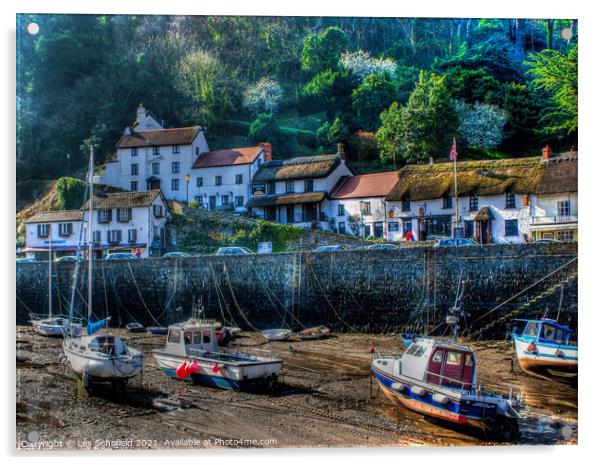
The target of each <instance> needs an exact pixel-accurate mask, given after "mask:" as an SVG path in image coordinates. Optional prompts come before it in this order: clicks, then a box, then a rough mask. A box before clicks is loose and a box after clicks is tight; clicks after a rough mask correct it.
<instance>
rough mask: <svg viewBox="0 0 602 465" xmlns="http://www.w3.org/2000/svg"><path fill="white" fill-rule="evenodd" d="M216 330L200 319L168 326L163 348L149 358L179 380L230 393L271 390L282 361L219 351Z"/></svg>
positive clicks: (216, 325) (211, 324)
mask: <svg viewBox="0 0 602 465" xmlns="http://www.w3.org/2000/svg"><path fill="white" fill-rule="evenodd" d="M218 327H219V326H218V324H216V323H215V322H212V321H202V320H191V321H187V322H185V323H179V324H175V325H171V326H170V327H169V332H168V334H167V337H166V339H165V347H164V348H162V349H156V350H153V355H154V357H155V359H156V360H157V362H158V363H159V366H160V367H161V368H162V369H163V371H164V372H165V373H166V374H168V375H169V376H172V377H174V378H178V379H181V380H188V381H192V382H194V383H198V384H203V385H206V386H211V387H218V388H221V389H234V390H239V389H246V388H250V387H252V386H263V387H267V388H271V387H273V386H274V384H275V383H276V381H277V379H278V375H279V374H280V372H281V371H282V359H277V358H268V357H260V356H256V355H251V354H242V353H237V352H227V351H223V350H220V348H219V346H218V344H217V336H216V334H215V333H216V330H217V328H218Z"/></svg>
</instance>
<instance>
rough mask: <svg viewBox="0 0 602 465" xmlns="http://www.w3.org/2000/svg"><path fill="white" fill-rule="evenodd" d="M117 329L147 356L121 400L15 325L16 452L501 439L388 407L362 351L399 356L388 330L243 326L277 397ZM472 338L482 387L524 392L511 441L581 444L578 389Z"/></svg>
mask: <svg viewBox="0 0 602 465" xmlns="http://www.w3.org/2000/svg"><path fill="white" fill-rule="evenodd" d="M115 332H116V333H117V334H120V335H121V336H123V337H124V339H125V340H126V341H127V342H128V344H131V345H133V346H134V347H138V348H140V349H142V350H143V351H144V352H145V354H146V357H145V367H144V374H143V376H141V377H139V378H136V379H133V380H131V381H130V383H129V385H128V391H127V392H128V394H127V398H125V399H123V398H118V397H117V394H115V393H113V392H112V391H111V389H110V387H109V386H108V385H104V386H103V385H98V386H95V387H94V389H93V391H92V393H91V394H88V393H86V392H85V390H83V389H82V388H81V387H78V384H77V382H76V379H75V377H74V376H73V375H72V373H71V372H70V370H69V369H68V368H65V367H63V366H62V365H61V364H60V363H59V356H60V354H61V353H62V350H61V339H53V338H45V337H42V336H39V335H37V334H35V333H34V332H33V330H32V329H31V328H30V327H18V328H17V399H16V401H17V419H16V420H17V448H18V449H20V450H49V449H149V448H178V449H197V448H214V447H390V446H406V445H412V446H415V445H418V446H429V445H495V444H508V443H500V442H493V441H490V440H487V439H486V438H484V437H479V435H478V434H474V432H471V433H467V432H466V431H464V430H460V429H453V428H450V427H449V426H447V425H442V424H438V423H437V422H434V421H432V420H429V419H426V418H425V417H423V416H422V415H419V414H416V413H413V412H411V411H408V410H405V409H401V408H399V407H396V406H393V405H391V404H390V403H389V402H388V400H387V399H386V398H385V396H384V395H383V394H382V392H379V390H378V388H377V383H376V382H375V381H372V379H371V376H370V374H369V367H370V362H371V360H372V355H370V354H369V353H368V348H369V346H370V341H373V342H374V345H375V348H376V350H377V351H379V352H381V353H383V352H388V353H397V352H399V351H400V350H401V344H400V342H399V339H398V337H397V336H394V335H390V336H382V335H377V336H371V335H365V334H336V335H334V336H333V337H331V338H328V339H324V340H320V341H299V340H294V339H292V340H290V341H283V342H270V343H267V342H265V340H263V339H262V338H261V336H259V335H257V334H252V333H243V335H242V337H240V338H239V339H238V340H237V341H236V342H235V344H234V346H235V348H236V349H239V350H246V351H250V352H256V353H263V354H264V355H265V354H266V353H269V354H272V355H274V356H278V357H282V358H283V359H284V376H283V377H281V379H280V381H281V382H280V384H279V386H278V387H277V389H276V392H275V393H273V394H265V393H248V392H233V391H224V390H219V389H213V388H207V387H203V386H196V385H192V384H190V383H184V382H181V381H178V380H175V379H172V378H169V377H167V376H166V375H165V374H164V373H163V372H162V371H161V370H160V369H159V367H158V365H157V363H156V361H155V359H154V357H153V356H152V353H151V350H152V349H153V348H157V347H160V346H162V345H163V343H164V336H154V335H150V334H129V333H127V332H125V331H123V330H116V331H115ZM474 345H475V346H476V347H477V348H478V349H479V352H478V356H477V364H478V369H479V382H480V383H481V384H482V385H483V387H484V388H487V389H490V390H494V391H498V392H500V393H501V392H505V391H507V386H509V385H513V386H514V387H515V388H520V389H521V391H522V392H523V393H524V394H525V395H526V401H527V406H526V407H525V408H524V409H523V412H522V413H523V416H524V418H523V419H521V420H520V422H519V425H520V431H521V432H520V436H519V438H518V439H517V440H516V441H515V442H514V443H515V444H576V443H577V433H578V431H577V389H576V388H575V387H571V386H567V385H564V384H560V383H557V382H555V381H547V380H541V379H536V378H533V377H530V376H527V375H525V374H523V373H521V372H520V368H518V364H513V362H512V360H513V357H512V347H511V344H510V343H509V342H508V341H481V342H479V343H478V344H474ZM258 351H267V352H258ZM514 365H516V366H514ZM371 393H372V395H371Z"/></svg>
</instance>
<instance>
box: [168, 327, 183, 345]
mask: <svg viewBox="0 0 602 465" xmlns="http://www.w3.org/2000/svg"><path fill="white" fill-rule="evenodd" d="M167 342H170V343H171V344H179V343H180V331H178V330H177V329H172V330H170V331H169V336H168V337H167Z"/></svg>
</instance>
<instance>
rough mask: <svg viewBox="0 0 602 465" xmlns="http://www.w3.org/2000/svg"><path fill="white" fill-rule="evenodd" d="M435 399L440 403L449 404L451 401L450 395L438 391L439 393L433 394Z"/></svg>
mask: <svg viewBox="0 0 602 465" xmlns="http://www.w3.org/2000/svg"><path fill="white" fill-rule="evenodd" d="M433 400H434V401H435V402H438V403H440V404H447V403H448V402H449V397H447V396H445V395H443V394H439V393H437V394H434V395H433Z"/></svg>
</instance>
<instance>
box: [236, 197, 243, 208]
mask: <svg viewBox="0 0 602 465" xmlns="http://www.w3.org/2000/svg"><path fill="white" fill-rule="evenodd" d="M244 204H245V198H244V197H243V196H242V195H239V196H236V206H237V207H244Z"/></svg>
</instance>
